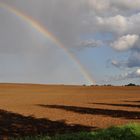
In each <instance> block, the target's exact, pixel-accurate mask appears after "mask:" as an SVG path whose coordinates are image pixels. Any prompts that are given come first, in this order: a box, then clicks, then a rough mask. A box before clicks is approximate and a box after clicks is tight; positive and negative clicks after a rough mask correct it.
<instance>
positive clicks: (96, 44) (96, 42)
mask: <svg viewBox="0 0 140 140" xmlns="http://www.w3.org/2000/svg"><path fill="white" fill-rule="evenodd" d="M102 45H103V42H102V41H101V40H94V39H89V40H82V41H81V42H80V44H79V46H81V47H93V48H94V47H100V46H102Z"/></svg>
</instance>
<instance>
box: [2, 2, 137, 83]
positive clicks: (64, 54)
mask: <svg viewBox="0 0 140 140" xmlns="http://www.w3.org/2000/svg"><path fill="white" fill-rule="evenodd" d="M31 20H32V21H33V22H34V23H33V22H32V23H31ZM139 25H140V0H133V1H132V0H75V1H70V0H24V1H23V0H12V1H11V0H0V82H1V83H2V82H4V83H5V82H8V83H12V82H14V83H43V84H78V85H79V84H80V85H81V84H87V85H92V84H112V85H125V84H128V83H135V84H140V45H139V44H140V26H139ZM37 26H39V28H37ZM41 30H45V31H48V32H49V34H51V35H47V34H46V33H43V31H42V32H41Z"/></svg>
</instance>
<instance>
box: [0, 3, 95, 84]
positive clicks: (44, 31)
mask: <svg viewBox="0 0 140 140" xmlns="http://www.w3.org/2000/svg"><path fill="white" fill-rule="evenodd" d="M0 7H1V8H4V9H5V10H7V11H9V12H10V13H12V14H13V15H15V16H17V17H18V18H20V20H22V21H23V22H26V23H27V24H29V26H31V27H32V28H33V29H34V30H36V31H38V32H39V33H41V35H42V36H44V37H45V38H47V39H50V40H51V41H52V42H53V43H55V44H56V45H57V46H58V47H59V48H60V49H63V50H64V52H65V53H66V54H67V55H68V56H69V58H70V59H72V60H73V62H74V63H76V65H77V67H78V69H79V70H80V72H81V74H82V75H83V76H84V78H85V79H86V80H87V81H88V83H90V84H95V83H96V82H95V80H93V79H92V76H90V74H89V73H88V72H87V70H86V69H85V68H84V67H83V66H82V65H81V63H80V62H79V60H78V59H77V58H76V57H75V56H74V55H73V54H72V53H71V52H70V51H69V50H68V49H67V48H66V47H64V45H63V44H62V43H61V42H60V41H59V40H58V39H57V38H56V37H55V36H54V35H53V34H52V33H51V32H49V30H48V29H47V28H46V27H44V26H43V25H42V24H41V23H39V22H38V21H36V20H35V19H33V18H32V17H30V16H28V15H26V14H24V13H22V12H21V11H19V10H18V9H17V8H15V7H13V6H10V5H8V4H5V3H0Z"/></svg>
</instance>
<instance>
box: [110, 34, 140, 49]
mask: <svg viewBox="0 0 140 140" xmlns="http://www.w3.org/2000/svg"><path fill="white" fill-rule="evenodd" d="M138 39H139V36H138V35H129V34H128V35H126V36H122V37H120V38H119V39H118V40H117V41H115V42H114V43H112V44H111V46H112V47H113V48H114V49H116V50H117V51H126V50H129V49H131V48H133V47H135V44H136V42H137V41H138Z"/></svg>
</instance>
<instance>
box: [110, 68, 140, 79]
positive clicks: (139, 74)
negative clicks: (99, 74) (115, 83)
mask: <svg viewBox="0 0 140 140" xmlns="http://www.w3.org/2000/svg"><path fill="white" fill-rule="evenodd" d="M133 78H140V69H136V70H135V71H131V72H126V73H123V74H120V75H118V76H116V77H112V78H111V79H114V80H126V79H133Z"/></svg>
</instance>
